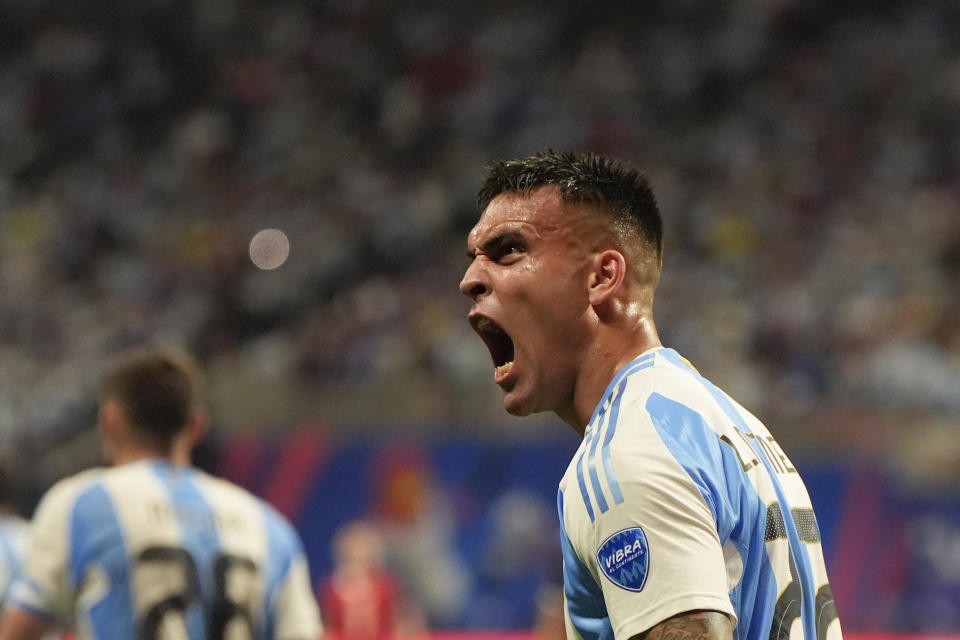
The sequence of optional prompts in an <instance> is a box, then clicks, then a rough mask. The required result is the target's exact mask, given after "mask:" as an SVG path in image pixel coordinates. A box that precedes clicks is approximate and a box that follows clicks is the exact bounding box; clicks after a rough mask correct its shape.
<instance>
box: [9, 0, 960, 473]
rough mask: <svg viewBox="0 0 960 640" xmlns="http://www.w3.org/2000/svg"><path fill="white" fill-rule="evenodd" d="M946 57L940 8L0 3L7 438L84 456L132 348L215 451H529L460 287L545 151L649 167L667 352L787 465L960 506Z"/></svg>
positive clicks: (957, 235)
mask: <svg viewBox="0 0 960 640" xmlns="http://www.w3.org/2000/svg"><path fill="white" fill-rule="evenodd" d="M957 33H960V7H958V5H956V3H953V2H948V1H947V0H931V1H927V2H917V3H905V4H902V3H892V2H884V1H880V2H877V1H873V2H859V1H858V2H845V3H833V2H826V1H824V0H818V1H813V2H809V1H805V2H800V1H790V0H779V1H775V2H751V1H748V0H737V1H732V2H726V1H724V2H721V1H716V2H706V3H704V2H693V1H692V0H672V1H670V2H657V3H648V2H645V3H626V2H614V3H605V4H603V5H602V7H601V6H600V5H591V4H590V3H575V2H560V3H556V2H550V3H548V2H529V3H516V2H501V1H494V2H439V1H423V2H397V1H391V0H383V1H379V2H378V1H376V0H367V1H363V0H360V1H358V0H349V1H347V0H333V1H330V2H323V3H317V2H307V1H293V2H270V3H263V2H252V1H250V0H206V1H203V2H199V1H189V0H134V1H128V0H124V1H122V2H121V1H117V0H111V1H105V2H96V3H91V2H70V3H64V2H57V1H55V0H8V1H5V2H3V3H0V291H2V295H0V363H2V365H0V436H2V438H3V439H4V442H7V443H16V444H15V446H17V447H20V448H22V449H24V450H31V451H35V452H37V451H44V450H46V449H48V448H49V447H50V446H51V444H52V443H55V442H60V441H63V440H64V439H66V438H70V437H71V436H72V435H74V434H75V433H77V432H78V431H79V430H81V429H85V428H87V427H88V426H89V425H90V424H92V420H93V415H92V407H93V401H92V398H91V393H92V392H94V391H95V384H96V381H97V380H98V374H99V365H100V364H101V363H102V362H103V360H104V359H105V358H106V357H107V356H109V355H110V354H112V353H114V352H115V351H116V350H118V349H119V348H122V347H124V346H127V345H130V344H133V343H137V342H141V341H144V340H148V339H149V340H163V341H168V342H175V343H178V344H182V345H185V346H187V347H188V348H190V349H191V350H193V351H194V352H195V353H196V354H197V355H198V357H199V358H200V359H201V360H202V362H203V363H204V365H205V366H206V367H207V370H208V373H209V384H210V388H209V390H208V391H209V396H210V399H211V401H212V403H213V415H214V416H215V420H216V421H217V423H218V424H219V426H220V428H221V429H222V430H228V429H230V428H239V427H250V426H255V425H259V426H264V427H272V428H283V427H285V426H290V425H294V424H299V423H303V422H304V421H316V422H320V423H322V424H323V425H325V427H326V428H327V429H328V430H329V431H330V432H332V433H335V434H339V435H340V436H342V437H354V436H358V435H359V436H362V435H364V434H373V433H380V432H382V431H384V430H390V429H394V430H395V429H397V428H400V429H403V430H404V431H405V432H407V433H417V434H424V435H431V434H435V433H437V434H440V433H442V434H443V435H450V434H476V435H478V436H483V435H484V434H489V435H491V436H493V437H511V438H523V437H529V436H531V435H536V436H537V437H541V436H544V435H546V434H549V433H551V432H553V431H554V430H555V429H557V426H556V425H555V424H554V422H555V420H552V419H550V418H549V417H547V418H544V419H539V420H533V421H528V422H525V423H522V424H519V423H517V422H516V421H515V420H514V419H512V418H509V417H508V416H506V415H505V414H504V412H503V411H502V408H501V403H500V401H499V391H498V390H497V388H496V387H495V385H494V384H493V383H492V365H491V364H490V361H489V356H488V355H487V353H486V350H485V348H484V346H483V344H482V343H481V342H480V340H479V339H477V338H476V337H475V336H473V335H472V332H471V331H470V329H469V327H468V326H467V323H466V322H465V313H466V309H467V300H466V299H465V298H463V296H461V295H460V294H459V293H458V292H457V282H458V281H459V278H460V276H461V274H462V272H463V270H464V269H465V267H466V265H467V258H466V257H465V255H464V252H465V235H466V232H467V230H468V229H469V228H470V227H471V226H472V224H473V223H474V221H475V220H476V217H477V215H478V212H477V210H476V208H475V206H474V203H473V193H474V189H475V187H476V185H477V183H478V181H479V179H480V176H481V175H482V169H483V167H484V166H485V165H486V164H488V163H490V162H492V161H494V160H497V159H501V158H504V157H512V156H518V155H527V154H529V153H533V152H535V151H538V150H540V149H543V148H546V147H553V148H555V149H567V148H573V149H593V150H597V151H601V152H605V153H609V154H611V155H614V156H616V157H619V158H621V159H624V160H627V161H629V162H631V163H633V164H634V165H636V166H638V167H640V168H642V169H643V170H645V171H646V172H647V173H648V175H649V177H650V178H651V181H652V183H653V186H654V188H655V190H656V192H657V193H658V197H659V200H660V204H661V207H662V211H663V214H664V217H665V222H666V240H665V243H666V244H665V247H666V249H665V250H666V253H665V272H664V278H663V282H662V285H661V288H660V290H659V295H658V303H657V310H656V312H657V320H658V324H659V327H660V331H661V337H662V338H663V340H664V342H665V343H667V344H669V345H670V346H673V347H675V348H677V349H678V350H679V351H681V352H682V353H684V355H686V356H687V357H688V358H689V359H690V360H691V361H692V362H693V363H694V364H695V365H696V366H697V367H698V368H699V369H700V370H701V371H702V372H704V373H705V374H706V375H708V376H709V377H712V378H713V379H714V380H715V381H717V382H718V383H719V384H720V385H721V386H723V387H724V388H726V389H728V390H729V391H730V392H731V393H732V394H733V395H734V396H735V397H737V398H738V399H739V400H740V401H741V402H742V403H743V404H745V405H746V406H748V407H749V408H751V409H752V410H754V412H755V413H757V414H758V415H759V416H761V417H762V418H763V419H764V421H765V422H766V423H767V424H769V425H770V426H771V428H772V429H773V430H774V431H775V432H776V433H777V435H778V439H779V440H780V441H781V442H782V443H783V444H784V446H785V447H786V448H787V449H788V450H791V451H798V450H799V451H811V452H814V453H823V454H824V455H833V454H834V453H837V452H839V453H847V452H851V451H858V452H864V453H866V454H870V455H874V454H880V455H884V454H886V453H888V452H894V451H895V452H897V454H898V456H897V458H896V462H895V463H896V464H903V465H904V466H905V468H908V469H910V470H912V472H913V473H915V474H916V475H918V476H923V477H922V478H921V479H922V480H924V481H927V480H930V481H937V482H942V481H943V480H944V479H949V478H953V479H954V480H955V479H956V474H957V469H958V468H960V464H957V461H958V460H960V450H958V449H960V445H958V444H957V443H958V442H960V438H958V437H957V434H958V429H960V425H958V423H957V417H956V416H957V415H958V414H960V383H958V380H960V285H958V281H960V40H958V39H957V37H956V34H957ZM264 228H279V229H282V230H283V231H285V232H286V234H287V235H288V237H289V238H290V243H291V248H290V257H289V259H288V260H287V261H286V263H285V264H284V265H283V266H281V267H279V268H277V269H274V270H270V271H264V270H260V269H257V268H256V267H255V266H254V265H253V263H252V262H251V260H250V258H249V256H248V243H249V241H250V238H251V237H252V236H253V235H254V233H256V232H257V231H258V230H260V229H264ZM461 298H462V299H461ZM561 428H562V427H561ZM917 461H919V463H918V462H917Z"/></svg>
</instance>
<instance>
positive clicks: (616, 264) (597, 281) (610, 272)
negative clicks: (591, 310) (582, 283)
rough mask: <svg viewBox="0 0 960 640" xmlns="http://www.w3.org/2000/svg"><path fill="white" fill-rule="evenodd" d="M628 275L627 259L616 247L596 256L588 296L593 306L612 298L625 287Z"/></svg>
mask: <svg viewBox="0 0 960 640" xmlns="http://www.w3.org/2000/svg"><path fill="white" fill-rule="evenodd" d="M626 277H627V260H626V258H624V257H623V254H622V253H620V252H619V251H617V250H616V249H606V250H604V251H601V252H600V253H598V254H596V255H595V256H594V267H593V271H592V272H591V273H590V285H589V289H588V293H587V295H588V297H589V300H590V304H591V305H593V306H595V307H596V306H598V305H601V304H603V303H605V302H607V301H608V300H610V299H611V298H612V297H613V296H614V295H615V294H616V293H617V292H618V291H620V290H621V288H622V287H623V284H624V282H625V281H626Z"/></svg>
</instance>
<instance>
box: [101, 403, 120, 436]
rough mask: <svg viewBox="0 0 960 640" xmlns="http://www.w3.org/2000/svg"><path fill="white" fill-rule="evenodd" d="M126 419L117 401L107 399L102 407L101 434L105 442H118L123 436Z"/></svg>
mask: <svg viewBox="0 0 960 640" xmlns="http://www.w3.org/2000/svg"><path fill="white" fill-rule="evenodd" d="M125 425H126V418H125V417H124V415H123V409H121V408H120V405H119V404H117V401H116V400H113V399H109V398H108V399H106V400H104V401H103V403H101V405H100V434H101V435H102V436H103V439H104V440H105V441H109V442H111V443H112V442H116V441H117V440H119V439H121V438H122V436H123V431H124V426H125Z"/></svg>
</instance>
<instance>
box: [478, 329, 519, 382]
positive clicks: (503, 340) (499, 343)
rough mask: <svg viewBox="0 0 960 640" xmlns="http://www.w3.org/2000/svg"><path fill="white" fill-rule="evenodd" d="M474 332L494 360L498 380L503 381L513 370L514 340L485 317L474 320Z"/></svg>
mask: <svg viewBox="0 0 960 640" xmlns="http://www.w3.org/2000/svg"><path fill="white" fill-rule="evenodd" d="M472 324H473V328H474V330H475V331H476V332H477V334H478V335H479V336H480V337H481V338H482V339H483V341H484V343H485V344H486V345H487V350H489V351H490V357H491V358H493V366H494V369H495V370H496V378H497V379H498V380H499V379H502V378H503V377H505V376H506V375H507V373H509V372H510V369H511V368H513V358H514V354H513V340H512V339H511V338H510V336H509V335H508V334H507V332H506V331H504V330H503V329H502V328H500V325H498V324H497V323H496V322H494V321H493V320H491V319H489V318H484V317H483V316H476V317H475V318H473V319H472Z"/></svg>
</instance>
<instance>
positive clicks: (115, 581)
mask: <svg viewBox="0 0 960 640" xmlns="http://www.w3.org/2000/svg"><path fill="white" fill-rule="evenodd" d="M29 542H30V545H29V550H28V553H27V558H26V562H25V567H24V569H25V576H24V578H23V579H22V580H20V581H18V582H17V584H16V585H15V587H14V590H13V593H12V599H11V604H13V605H16V606H19V607H20V608H22V609H24V610H26V611H29V612H31V613H33V614H34V615H37V616H39V617H43V618H47V619H49V620H50V621H51V622H61V623H64V624H67V625H68V626H72V627H73V629H74V633H75V635H76V637H77V638H78V639H80V640H83V639H91V640H93V639H96V640H107V639H121V638H122V639H123V640H131V639H144V640H145V639H154V638H165V639H171V640H179V639H184V640H186V639H190V640H201V639H204V640H208V639H219V638H224V637H230V638H254V639H263V640H266V639H272V638H280V639H290V640H293V639H313V638H317V637H318V636H319V635H320V633H321V631H322V629H321V628H320V618H319V613H318V609H317V604H316V599H315V597H314V595H313V593H312V589H311V586H310V580H309V576H308V571H307V564H306V560H305V557H304V555H303V551H302V546H301V543H300V539H299V537H298V536H297V534H296V532H295V531H294V529H293V528H292V527H291V526H290V524H289V523H288V522H287V521H286V520H285V519H284V518H283V517H282V516H280V515H279V514H278V513H277V512H276V511H274V510H273V509H272V508H271V507H269V506H268V505H267V504H266V503H264V502H262V501H261V500H259V499H257V498H255V497H254V496H252V495H251V494H249V493H248V492H246V491H244V490H243V489H240V488H239V487H237V486H235V485H233V484H231V483H229V482H227V481H225V480H221V479H219V478H215V477H213V476H210V475H208V474H206V473H203V472H201V471H199V470H197V469H193V468H190V467H181V466H177V465H174V464H172V463H169V462H166V461H161V460H141V461H138V462H132V463H129V464H125V465H121V466H117V467H113V468H109V469H93V470H90V471H85V472H82V473H79V474H77V475H75V476H72V477H70V478H67V479H65V480H62V481H61V482H59V483H57V484H56V485H54V487H53V488H52V489H50V491H48V492H47V494H46V495H45V496H44V497H43V499H42V500H41V502H40V505H39V506H38V507H37V511H36V513H35V515H34V518H33V523H32V525H31V539H30V541H29Z"/></svg>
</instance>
